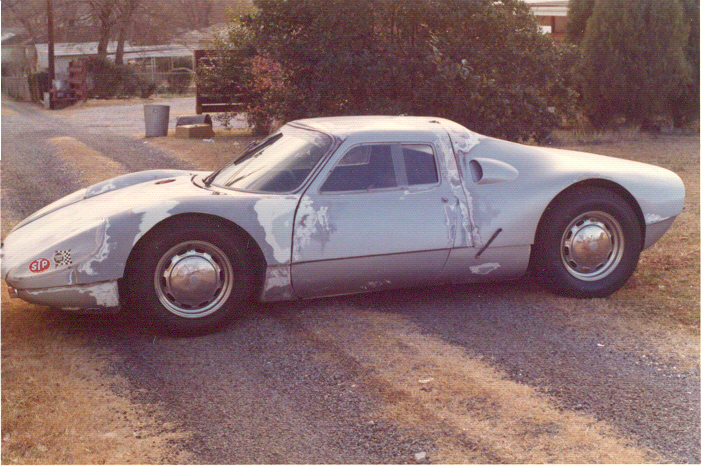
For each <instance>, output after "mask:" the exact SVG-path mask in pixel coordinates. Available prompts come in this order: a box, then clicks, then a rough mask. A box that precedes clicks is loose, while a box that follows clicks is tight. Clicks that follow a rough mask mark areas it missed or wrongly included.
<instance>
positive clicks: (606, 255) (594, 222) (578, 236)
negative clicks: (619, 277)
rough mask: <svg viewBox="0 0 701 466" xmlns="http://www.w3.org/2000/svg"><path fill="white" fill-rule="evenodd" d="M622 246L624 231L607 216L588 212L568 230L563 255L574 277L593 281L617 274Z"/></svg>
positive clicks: (613, 219)
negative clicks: (613, 273)
mask: <svg viewBox="0 0 701 466" xmlns="http://www.w3.org/2000/svg"><path fill="white" fill-rule="evenodd" d="M623 246H624V244H623V229H622V228H621V226H620V224H619V223H618V221H617V220H616V219H615V218H613V217H612V216H611V215H609V214H607V213H605V212H587V213H585V214H582V215H580V216H579V217H577V218H576V219H574V220H573V221H572V222H571V223H570V224H569V226H568V227H567V229H566V230H565V232H564V234H563V235H562V242H561V247H560V255H561V257H562V262H563V263H564V264H565V268H566V269H567V271H568V272H569V273H570V274H571V275H573V276H574V277H576V278H578V279H580V280H585V281H594V280H600V279H602V278H603V277H605V276H607V275H608V274H610V273H611V272H613V270H615V268H616V266H618V264H619V262H620V261H621V258H622V256H623Z"/></svg>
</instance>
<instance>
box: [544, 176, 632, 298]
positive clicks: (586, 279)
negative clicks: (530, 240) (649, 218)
mask: <svg viewBox="0 0 701 466" xmlns="http://www.w3.org/2000/svg"><path fill="white" fill-rule="evenodd" d="M642 241H643V239H642V232H641V229H640V225H639V222H638V219H637V217H636V215H635V213H634V212H633V210H632V208H631V207H630V206H629V205H628V203H627V202H626V201H625V200H623V199H622V198H621V197H620V196H618V195H616V194H615V193H613V192H612V191H609V190H607V189H604V188H599V187H582V188H577V189H574V190H572V191H570V192H568V193H566V194H565V195H563V197H562V198H560V199H558V200H557V201H556V203H555V204H554V205H553V206H550V207H549V208H548V209H547V210H546V212H545V214H544V215H543V218H542V220H541V223H540V225H539V227H538V233H537V235H536V244H535V247H534V261H535V264H536V271H537V272H538V274H539V275H540V277H541V278H542V279H543V281H544V282H545V283H546V284H547V285H548V286H549V287H550V288H551V289H552V290H553V291H555V292H556V293H558V294H562V295H565V296H572V297H576V298H602V297H605V296H608V295H610V294H611V293H614V292H615V291H617V290H618V289H619V288H621V287H622V286H623V285H624V284H625V283H626V282H627V281H628V279H629V278H630V277H631V275H632V274H633V271H634V270H635V267H636V266H637V264H638V258H639V257H640V251H641V250H642Z"/></svg>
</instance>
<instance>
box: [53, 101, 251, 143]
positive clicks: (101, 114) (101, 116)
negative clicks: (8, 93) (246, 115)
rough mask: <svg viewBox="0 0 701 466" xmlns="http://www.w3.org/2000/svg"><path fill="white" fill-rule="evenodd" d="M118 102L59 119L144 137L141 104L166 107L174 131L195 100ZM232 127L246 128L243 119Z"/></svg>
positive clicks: (65, 114)
mask: <svg viewBox="0 0 701 466" xmlns="http://www.w3.org/2000/svg"><path fill="white" fill-rule="evenodd" d="M118 103H119V101H105V102H104V104H103V105H100V104H95V103H94V102H93V101H88V105H78V106H76V107H71V108H67V109H64V110H60V111H59V112H60V114H61V116H62V117H68V118H70V119H72V120H74V121H75V123H76V124H78V125H80V126H82V127H84V128H90V129H92V130H93V131H94V130H97V131H107V132H110V133H114V134H120V135H124V136H136V137H143V136H144V134H145V131H146V129H145V122H144V105H145V104H157V105H167V106H168V107H169V121H168V128H169V129H171V130H172V129H174V128H175V124H176V122H177V119H178V117H179V116H189V115H196V113H195V98H194V97H175V98H169V99H166V98H157V99H141V100H138V101H133V100H129V101H124V103H123V104H121V105H119V104H118ZM212 123H213V126H214V128H221V127H223V125H222V124H221V122H219V121H217V119H216V118H213V119H212ZM232 127H233V128H237V129H238V128H246V122H245V120H244V119H242V118H236V119H234V120H233V121H232Z"/></svg>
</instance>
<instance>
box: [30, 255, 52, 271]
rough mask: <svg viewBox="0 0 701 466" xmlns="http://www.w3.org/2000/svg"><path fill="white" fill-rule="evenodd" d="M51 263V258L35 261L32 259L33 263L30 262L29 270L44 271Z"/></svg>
mask: <svg viewBox="0 0 701 466" xmlns="http://www.w3.org/2000/svg"><path fill="white" fill-rule="evenodd" d="M50 265H51V262H49V259H44V258H41V259H37V260H35V261H32V263H31V264H29V271H30V272H34V273H39V272H43V271H45V270H46V269H48V268H49V266H50Z"/></svg>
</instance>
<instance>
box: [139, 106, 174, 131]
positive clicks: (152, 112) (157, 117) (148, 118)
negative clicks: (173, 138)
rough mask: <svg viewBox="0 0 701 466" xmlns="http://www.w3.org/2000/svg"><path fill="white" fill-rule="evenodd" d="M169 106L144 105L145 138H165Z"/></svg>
mask: <svg viewBox="0 0 701 466" xmlns="http://www.w3.org/2000/svg"><path fill="white" fill-rule="evenodd" d="M169 116H170V105H157V104H144V123H146V137H147V138H150V137H156V136H167V135H168V118H169Z"/></svg>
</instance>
